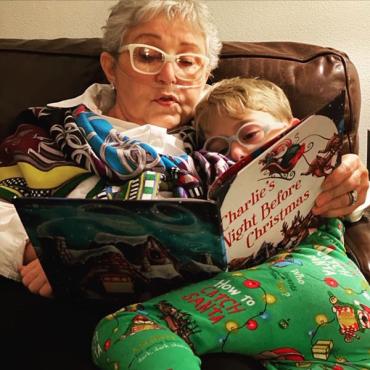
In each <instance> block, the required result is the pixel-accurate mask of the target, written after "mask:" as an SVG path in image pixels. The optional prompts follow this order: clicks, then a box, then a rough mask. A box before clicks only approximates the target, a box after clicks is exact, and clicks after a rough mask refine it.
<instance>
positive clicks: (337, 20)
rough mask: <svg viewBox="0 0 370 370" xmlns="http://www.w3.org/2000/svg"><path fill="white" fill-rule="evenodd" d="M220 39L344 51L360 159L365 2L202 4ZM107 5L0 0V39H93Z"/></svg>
mask: <svg viewBox="0 0 370 370" xmlns="http://www.w3.org/2000/svg"><path fill="white" fill-rule="evenodd" d="M206 2H207V3H208V5H209V7H210V9H211V12H212V14H213V15H214V18H215V21H216V24H217V25H218V28H219V31H220V36H221V39H222V40H232V41H279V40H288V41H297V42H306V43H312V44H319V45H323V46H330V47H334V48H337V49H340V50H343V51H345V52H346V53H347V54H348V55H349V57H350V58H351V59H352V61H353V62H354V64H355V65H356V67H357V69H358V72H359V75H360V81H361V89H362V113H361V126H360V139H361V141H360V156H361V158H362V159H363V160H364V161H366V151H367V144H366V132H367V130H368V129H370V42H369V38H368V35H369V30H368V27H369V19H370V1H344V0H338V1H319V0H317V1H290V0H286V1H283V0H281V1H279V0H272V1H263V0H241V1H230V0H206ZM113 4H115V1H111V0H100V1H95V0H54V1H53V0H23V1H20V0H19V1H18V0H2V1H0V37H6V38H56V37H99V36H100V35H101V33H100V27H101V26H102V25H103V24H104V21H105V19H106V17H107V15H108V13H109V8H110V7H111V6H112V5H113Z"/></svg>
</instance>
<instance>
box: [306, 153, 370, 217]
mask: <svg viewBox="0 0 370 370" xmlns="http://www.w3.org/2000/svg"><path fill="white" fill-rule="evenodd" d="M368 187H369V177H368V171H367V169H366V168H365V166H364V165H363V163H362V162H361V161H360V159H359V157H358V156H357V155H354V154H347V155H344V156H343V160H342V163H341V164H340V166H338V167H337V168H336V169H335V170H334V171H333V172H332V173H331V174H330V175H329V176H328V177H327V178H326V180H325V181H324V183H323V191H322V193H321V194H320V195H319V196H318V197H317V199H316V205H315V207H314V209H313V213H314V214H318V215H321V216H325V217H339V216H345V215H348V214H350V213H352V212H353V211H354V210H355V209H356V208H357V207H358V206H360V205H361V204H362V203H364V201H365V199H366V193H367V190H368ZM351 191H355V192H357V200H356V202H354V203H353V204H352V197H351V196H350V195H349V193H350V192H351Z"/></svg>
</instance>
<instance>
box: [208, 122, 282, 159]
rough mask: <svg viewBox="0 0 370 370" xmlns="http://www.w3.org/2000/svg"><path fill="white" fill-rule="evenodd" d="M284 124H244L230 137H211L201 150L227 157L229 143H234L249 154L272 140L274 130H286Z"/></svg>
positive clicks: (229, 149)
mask: <svg viewBox="0 0 370 370" xmlns="http://www.w3.org/2000/svg"><path fill="white" fill-rule="evenodd" d="M287 127H288V124H287V123H286V122H280V121H274V122H250V121H248V122H246V123H244V124H243V125H242V126H240V128H239V129H238V131H237V132H236V134H235V135H232V136H211V137H209V138H208V139H207V140H206V141H205V143H204V145H203V149H204V150H207V151H209V152H217V153H221V154H223V155H225V156H228V155H229V154H230V151H231V143H233V142H234V141H236V142H237V143H239V144H240V145H241V146H243V147H244V148H246V149H247V150H248V151H249V152H250V153H252V152H253V151H254V150H257V149H258V148H259V147H261V146H262V145H263V144H264V143H266V142H267V141H268V140H270V139H272V138H273V135H272V133H273V132H276V130H280V129H284V128H287Z"/></svg>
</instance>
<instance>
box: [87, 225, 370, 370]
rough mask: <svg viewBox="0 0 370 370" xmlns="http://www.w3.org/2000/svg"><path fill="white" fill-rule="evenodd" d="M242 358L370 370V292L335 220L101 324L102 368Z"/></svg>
mask: <svg viewBox="0 0 370 370" xmlns="http://www.w3.org/2000/svg"><path fill="white" fill-rule="evenodd" d="M211 352H229V353H240V354H246V355H249V356H253V357H254V358H257V359H260V360H261V362H262V363H263V364H264V366H265V367H266V368H267V369H296V368H304V369H333V370H341V369H370V289H369V284H368V283H367V282H366V280H365V279H364V277H363V276H362V275H361V273H360V272H359V270H358V269H357V267H356V266H355V265H354V264H353V263H352V261H351V260H350V259H348V258H347V256H346V254H345V250H344V246H343V225H342V223H341V222H340V221H339V220H337V219H331V220H328V221H327V223H326V224H325V225H323V226H322V227H321V228H320V229H319V230H317V231H315V232H314V233H312V234H311V235H310V236H309V237H308V238H306V239H305V241H304V242H303V243H301V245H300V246H299V247H298V248H295V249H293V250H289V251H286V252H285V253H280V254H279V255H276V256H275V257H273V258H272V259H270V260H268V261H266V262H265V263H263V264H261V265H259V266H257V267H254V268H250V269H246V270H240V271H237V272H224V273H221V274H219V275H217V276H215V277H214V278H212V279H209V280H205V281H202V282H200V283H197V284H193V285H189V286H187V287H185V288H182V289H180V290H176V291H173V292H170V293H168V294H165V295H162V296H160V297H156V298H155V299H151V300H149V301H147V302H145V303H142V304H135V305H131V306H128V307H125V308H123V309H121V310H119V311H117V312H115V313H113V314H111V315H108V316H106V317H105V318H104V319H102V320H101V321H100V323H99V324H98V326H97V328H96V331H95V334H94V338H93V344H92V353H93V358H94V361H95V363H96V364H97V365H98V366H99V367H100V368H102V369H121V370H123V369H130V370H167V369H172V370H198V369H200V359H199V357H198V356H197V355H202V354H205V353H211Z"/></svg>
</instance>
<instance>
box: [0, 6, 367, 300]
mask: <svg viewBox="0 0 370 370" xmlns="http://www.w3.org/2000/svg"><path fill="white" fill-rule="evenodd" d="M220 46H221V43H220V41H219V39H218V37H217V32H216V29H215V27H214V26H213V24H212V23H211V22H210V17H209V14H208V11H207V8H206V6H205V5H204V4H202V3H200V2H198V1H191V0H187V1H186V0H179V1H154V0H122V1H120V2H118V4H117V5H116V6H115V7H113V9H112V12H111V14H110V16H109V18H108V21H107V24H106V26H105V32H104V38H103V48H104V51H103V53H102V54H101V65H102V68H103V70H104V72H105V74H106V77H107V79H108V80H109V82H110V86H106V85H97V84H95V85H93V86H91V87H90V88H89V89H87V90H86V92H85V93H84V94H83V95H82V96H80V97H77V98H73V99H71V100H67V101H64V102H59V103H54V104H49V105H48V106H47V107H45V108H43V109H30V110H28V111H27V112H25V113H23V114H22V115H21V116H20V122H22V125H19V126H18V129H17V132H16V133H15V134H13V135H12V136H11V137H9V138H8V139H7V140H5V142H3V143H2V145H1V152H2V153H6V156H5V155H4V158H6V161H7V162H4V161H3V164H2V165H1V167H0V171H2V172H3V174H4V173H6V171H7V170H8V169H9V167H7V165H9V164H10V163H12V164H13V165H14V166H15V167H14V168H13V170H14V171H13V172H12V173H10V174H9V176H8V181H6V182H3V184H4V185H2V186H1V189H0V190H1V192H0V194H1V196H2V197H3V198H4V202H2V204H1V208H0V218H1V220H2V222H3V224H5V226H4V232H3V233H2V235H1V236H0V242H1V244H2V251H1V252H0V253H1V258H0V273H1V274H3V275H4V276H6V277H8V278H13V279H19V275H18V272H17V267H18V266H22V267H21V268H20V276H21V280H22V282H23V284H24V285H25V286H26V287H27V288H28V289H29V290H30V291H31V292H33V293H38V294H40V295H42V296H50V295H52V289H51V287H50V284H49V283H48V280H47V278H46V276H45V274H44V273H43V270H42V268H41V266H40V263H39V260H38V259H37V257H36V255H35V252H34V250H33V247H32V245H30V243H29V242H28V238H27V235H26V234H25V232H24V230H23V229H22V226H21V224H20V222H19V220H18V218H17V216H16V213H15V211H14V208H13V207H12V206H11V205H10V204H9V203H7V202H6V201H8V200H10V199H11V198H12V197H13V196H14V195H15V196H22V195H23V196H29V195H32V196H45V195H46V196H68V197H94V196H96V197H98V196H99V197H100V196H103V197H106V198H109V197H111V196H112V194H116V193H118V194H122V192H124V186H123V185H124V184H125V183H127V181H130V179H132V178H135V177H137V176H141V175H142V174H143V173H145V172H146V171H149V170H151V171H155V172H158V173H161V174H163V176H162V177H161V178H160V179H159V180H158V181H159V182H160V183H161V182H166V186H164V187H163V189H168V188H169V189H170V190H171V191H170V194H163V193H161V194H159V196H162V195H164V196H168V195H171V194H175V195H181V196H189V194H190V193H191V191H190V190H191V189H188V188H186V186H184V184H183V183H181V174H190V175H192V176H194V183H195V186H197V184H196V180H197V178H196V174H195V172H194V170H193V165H192V161H191V158H190V157H188V156H187V155H186V154H185V149H186V147H187V144H188V143H187V142H186V140H184V136H183V134H181V135H177V136H176V134H175V135H171V131H170V130H172V129H174V128H177V127H179V126H183V125H185V124H186V123H188V122H189V121H190V120H191V118H192V115H193V110H194V107H195V105H196V103H197V102H198V101H199V99H200V98H201V96H202V93H203V92H204V91H205V89H206V81H207V79H208V77H209V75H210V73H211V71H212V70H213V69H214V68H215V67H216V66H217V61H218V53H219V51H220ZM21 162H22V163H21ZM25 162H26V163H27V165H24V163H25ZM4 164H5V165H4ZM174 168H175V170H174ZM41 169H42V170H43V171H40V170H41ZM14 174H16V176H15V175H14ZM179 175H180V176H179ZM2 178H6V176H2ZM40 183H41V184H43V189H42V191H38V190H37V189H40ZM168 184H169V185H170V186H168ZM367 186H368V185H367V171H366V169H365V167H364V165H363V164H362V163H361V162H360V160H359V158H358V157H357V156H355V155H347V156H344V158H343V163H342V164H341V165H340V166H339V167H338V168H337V169H336V170H335V171H334V172H333V174H332V175H331V176H330V177H329V178H328V179H327V180H326V182H325V185H324V188H323V192H322V193H321V194H320V195H319V197H318V198H317V202H316V207H315V209H314V212H315V213H317V214H321V215H324V216H343V215H346V214H349V213H351V212H352V211H353V210H354V209H355V208H356V207H357V206H358V205H359V204H361V203H363V201H364V199H365V196H366V190H367ZM158 188H159V192H161V191H162V188H161V184H159V187H158ZM354 190H355V191H356V193H357V194H358V199H357V201H356V202H355V203H352V202H349V198H348V193H349V192H350V191H354ZM156 195H158V194H153V196H156ZM138 198H140V194H138Z"/></svg>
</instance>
